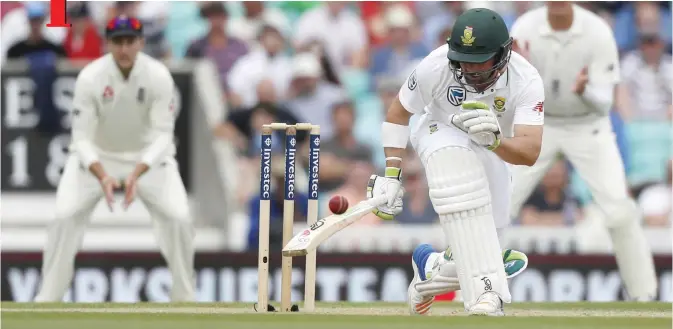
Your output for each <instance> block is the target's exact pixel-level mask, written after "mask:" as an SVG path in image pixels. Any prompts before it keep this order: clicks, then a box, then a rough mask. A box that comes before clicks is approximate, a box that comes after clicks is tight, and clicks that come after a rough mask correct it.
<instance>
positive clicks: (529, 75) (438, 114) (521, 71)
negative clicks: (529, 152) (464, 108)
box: [399, 45, 544, 137]
mask: <svg viewBox="0 0 673 329" xmlns="http://www.w3.org/2000/svg"><path fill="white" fill-rule="evenodd" d="M448 50H449V46H448V45H443V46H441V47H439V48H437V49H435V50H434V51H433V52H431V53H430V55H428V56H427V57H425V58H424V59H423V60H422V61H421V63H420V64H419V65H418V66H417V67H416V70H414V72H413V73H411V75H410V76H409V78H407V81H406V83H405V84H404V85H403V86H402V88H401V89H400V93H399V99H400V103H402V106H404V108H405V109H407V111H409V112H411V113H422V112H425V113H428V114H429V115H430V116H431V117H432V119H434V120H437V121H440V122H444V123H446V124H448V123H449V117H450V115H451V114H454V113H458V112H459V111H461V107H460V106H461V104H462V103H463V102H464V101H466V100H478V101H481V102H484V103H486V104H489V105H491V109H492V110H493V111H494V112H495V113H496V114H497V117H498V122H499V123H500V129H502V131H501V132H502V134H503V136H505V137H513V136H514V125H542V124H543V123H544V110H543V108H544V87H543V85H542V79H541V78H540V75H539V74H538V73H537V70H535V68H534V67H533V66H532V65H530V63H528V62H527V61H526V60H525V59H524V58H523V57H521V56H520V55H519V54H516V53H514V52H512V56H511V58H510V61H509V64H508V65H507V70H505V73H503V74H502V75H501V76H500V78H499V79H498V80H497V81H496V83H495V84H494V85H493V86H491V87H490V88H488V89H487V90H485V91H484V92H482V93H471V92H468V91H466V90H465V88H463V87H462V86H461V85H460V84H458V83H457V82H456V81H455V80H454V77H453V73H452V72H451V69H450V68H449V60H448V59H447V58H446V54H447V52H448Z"/></svg>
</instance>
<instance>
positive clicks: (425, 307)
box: [407, 244, 460, 315]
mask: <svg viewBox="0 0 673 329" xmlns="http://www.w3.org/2000/svg"><path fill="white" fill-rule="evenodd" d="M411 266H412V268H413V269H414V279H413V280H412V281H411V284H409V289H408V290H407V291H408V301H409V311H410V312H411V314H412V315H427V314H430V307H431V306H432V303H433V302H434V301H435V296H437V295H441V294H445V293H447V292H450V291H456V290H458V289H460V284H459V283H458V278H457V277H456V275H455V274H454V273H455V272H456V269H455V264H454V263H453V262H447V261H446V260H444V259H443V254H442V253H440V252H435V250H434V249H433V248H432V246H430V245H428V244H422V245H419V246H418V247H416V249H415V250H414V253H413V254H412V256H411Z"/></svg>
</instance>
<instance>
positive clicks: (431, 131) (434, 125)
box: [429, 123, 439, 134]
mask: <svg viewBox="0 0 673 329" xmlns="http://www.w3.org/2000/svg"><path fill="white" fill-rule="evenodd" d="M429 128H430V133H431V134H432V133H434V132H435V131H437V129H439V128H438V127H437V124H436V123H433V124H431V125H430V126H429Z"/></svg>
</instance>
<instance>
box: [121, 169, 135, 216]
mask: <svg viewBox="0 0 673 329" xmlns="http://www.w3.org/2000/svg"><path fill="white" fill-rule="evenodd" d="M137 185H138V177H137V176H136V175H134V174H131V175H129V177H127V178H126V180H125V181H124V210H127V209H128V208H129V206H130V205H131V203H133V200H135V198H136V189H137Z"/></svg>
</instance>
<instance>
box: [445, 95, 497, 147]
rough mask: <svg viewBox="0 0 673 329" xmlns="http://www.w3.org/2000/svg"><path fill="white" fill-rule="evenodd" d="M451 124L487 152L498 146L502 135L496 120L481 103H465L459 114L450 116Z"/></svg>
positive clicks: (484, 104)
mask: <svg viewBox="0 0 673 329" xmlns="http://www.w3.org/2000/svg"><path fill="white" fill-rule="evenodd" d="M451 123H452V124H453V125H454V126H456V127H457V128H458V129H460V130H462V131H464V132H466V133H467V135H468V136H469V137H470V139H471V140H472V141H473V142H475V143H477V144H479V145H481V146H484V147H486V148H488V149H489V150H495V149H496V148H497V147H498V146H500V140H501V139H502V134H501V133H500V124H499V123H498V118H497V117H496V115H495V114H494V113H493V111H491V108H490V107H489V106H488V105H487V104H486V103H483V102H479V101H465V102H463V105H462V110H461V111H460V113H456V114H453V115H451Z"/></svg>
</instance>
